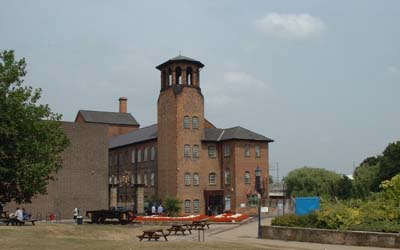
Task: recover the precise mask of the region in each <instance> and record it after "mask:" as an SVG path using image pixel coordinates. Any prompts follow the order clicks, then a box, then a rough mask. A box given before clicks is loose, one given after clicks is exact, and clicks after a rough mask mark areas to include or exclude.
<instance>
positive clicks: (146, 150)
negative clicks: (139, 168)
mask: <svg viewBox="0 0 400 250" xmlns="http://www.w3.org/2000/svg"><path fill="white" fill-rule="evenodd" d="M148 157H149V149H148V148H147V147H146V148H144V157H143V158H144V159H143V161H148V160H149V158H148Z"/></svg>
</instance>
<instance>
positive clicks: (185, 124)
mask: <svg viewBox="0 0 400 250" xmlns="http://www.w3.org/2000/svg"><path fill="white" fill-rule="evenodd" d="M183 128H190V119H189V116H187V115H186V116H185V117H183Z"/></svg>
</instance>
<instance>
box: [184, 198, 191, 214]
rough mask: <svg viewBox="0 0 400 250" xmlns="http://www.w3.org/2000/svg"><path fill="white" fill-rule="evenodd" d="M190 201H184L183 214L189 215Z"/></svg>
mask: <svg viewBox="0 0 400 250" xmlns="http://www.w3.org/2000/svg"><path fill="white" fill-rule="evenodd" d="M190 203H191V202H190V200H185V213H190V211H191V207H190Z"/></svg>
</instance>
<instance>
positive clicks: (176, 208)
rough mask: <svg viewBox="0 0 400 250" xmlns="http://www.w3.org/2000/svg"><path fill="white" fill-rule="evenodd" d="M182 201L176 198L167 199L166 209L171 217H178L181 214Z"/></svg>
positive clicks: (165, 202)
mask: <svg viewBox="0 0 400 250" xmlns="http://www.w3.org/2000/svg"><path fill="white" fill-rule="evenodd" d="M181 203H182V202H181V201H180V200H179V199H178V198H176V197H167V198H166V199H165V200H164V208H165V210H166V211H167V213H168V215H169V216H177V215H179V213H180V212H181V209H182V207H181Z"/></svg>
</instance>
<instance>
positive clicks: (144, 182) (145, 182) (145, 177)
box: [143, 173, 148, 187]
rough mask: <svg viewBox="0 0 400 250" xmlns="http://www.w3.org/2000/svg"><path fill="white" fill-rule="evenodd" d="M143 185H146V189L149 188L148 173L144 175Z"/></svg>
mask: <svg viewBox="0 0 400 250" xmlns="http://www.w3.org/2000/svg"><path fill="white" fill-rule="evenodd" d="M143 184H144V186H145V187H147V184H148V183H147V173H144V174H143Z"/></svg>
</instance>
